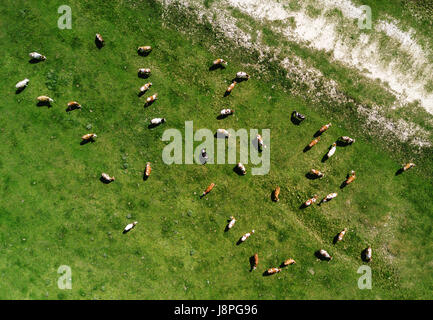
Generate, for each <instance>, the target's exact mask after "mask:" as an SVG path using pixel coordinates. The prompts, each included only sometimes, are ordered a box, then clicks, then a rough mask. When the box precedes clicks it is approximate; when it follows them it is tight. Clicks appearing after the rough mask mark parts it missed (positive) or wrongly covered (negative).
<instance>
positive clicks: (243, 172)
mask: <svg viewBox="0 0 433 320" xmlns="http://www.w3.org/2000/svg"><path fill="white" fill-rule="evenodd" d="M236 169H237V170H238V171H239V172H240V173H241V174H242V175H246V174H247V169H245V166H244V165H243V164H242V163H240V162H239V163H238V164H237V165H236Z"/></svg>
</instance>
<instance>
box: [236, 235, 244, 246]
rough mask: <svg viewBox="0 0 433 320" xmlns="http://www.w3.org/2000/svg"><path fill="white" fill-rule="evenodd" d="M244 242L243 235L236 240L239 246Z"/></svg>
mask: <svg viewBox="0 0 433 320" xmlns="http://www.w3.org/2000/svg"><path fill="white" fill-rule="evenodd" d="M242 243H243V241H242V237H240V238H239V240H238V241H237V242H236V245H237V246H239V245H240V244H242Z"/></svg>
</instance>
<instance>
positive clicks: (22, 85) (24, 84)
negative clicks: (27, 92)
mask: <svg viewBox="0 0 433 320" xmlns="http://www.w3.org/2000/svg"><path fill="white" fill-rule="evenodd" d="M29 81H30V80H29V79H24V80H22V81H20V82H18V83H17V84H16V85H15V88H17V89H18V90H22V89H24V88H25V87H27V85H28V84H29Z"/></svg>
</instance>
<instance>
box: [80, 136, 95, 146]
mask: <svg viewBox="0 0 433 320" xmlns="http://www.w3.org/2000/svg"><path fill="white" fill-rule="evenodd" d="M93 142H95V139H93V138H91V139H88V140H82V141H81V142H80V145H82V146H84V145H85V144H88V143H93Z"/></svg>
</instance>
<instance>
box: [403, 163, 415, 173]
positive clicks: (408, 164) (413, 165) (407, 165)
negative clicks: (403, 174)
mask: <svg viewBox="0 0 433 320" xmlns="http://www.w3.org/2000/svg"><path fill="white" fill-rule="evenodd" d="M413 167H415V163H412V162H409V163H407V164H405V165H404V166H403V169H402V170H403V171H407V170H409V169H410V168H413Z"/></svg>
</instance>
